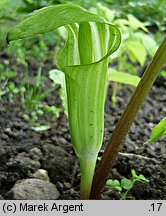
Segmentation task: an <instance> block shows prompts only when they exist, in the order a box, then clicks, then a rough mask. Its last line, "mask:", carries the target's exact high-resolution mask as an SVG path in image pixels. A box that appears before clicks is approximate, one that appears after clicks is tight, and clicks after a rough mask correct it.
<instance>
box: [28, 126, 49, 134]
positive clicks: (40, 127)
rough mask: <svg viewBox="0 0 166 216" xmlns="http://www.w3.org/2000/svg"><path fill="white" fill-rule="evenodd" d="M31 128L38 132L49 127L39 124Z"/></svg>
mask: <svg viewBox="0 0 166 216" xmlns="http://www.w3.org/2000/svg"><path fill="white" fill-rule="evenodd" d="M31 129H32V130H34V131H36V132H40V131H46V130H49V129H50V126H49V125H40V126H38V127H32V128H31Z"/></svg>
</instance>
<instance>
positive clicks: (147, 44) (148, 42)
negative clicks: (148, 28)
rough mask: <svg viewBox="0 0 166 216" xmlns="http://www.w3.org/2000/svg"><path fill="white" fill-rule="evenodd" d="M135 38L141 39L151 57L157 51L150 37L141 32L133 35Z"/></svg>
mask: <svg viewBox="0 0 166 216" xmlns="http://www.w3.org/2000/svg"><path fill="white" fill-rule="evenodd" d="M135 36H136V37H138V38H139V39H141V41H142V44H143V45H144V47H145V49H146V50H147V52H148V53H149V55H150V56H151V57H153V56H154V54H155V52H156V51H157V48H158V45H157V43H156V41H155V40H154V39H153V37H152V35H149V34H145V33H143V32H138V33H136V34H135Z"/></svg>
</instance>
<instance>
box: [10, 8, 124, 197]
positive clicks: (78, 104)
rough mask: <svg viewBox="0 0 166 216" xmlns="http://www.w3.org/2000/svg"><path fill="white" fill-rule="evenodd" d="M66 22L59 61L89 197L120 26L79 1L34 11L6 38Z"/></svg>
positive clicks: (82, 190)
mask: <svg viewBox="0 0 166 216" xmlns="http://www.w3.org/2000/svg"><path fill="white" fill-rule="evenodd" d="M61 26H64V27H65V28H66V30H67V33H68V38H67V41H66V43H65V45H64V48H63V49H62V51H61V52H60V54H59V56H58V59H57V65H58V67H59V69H60V70H61V71H63V72H64V73H65V80H66V88H67V101H68V120H69V129H70V134H71V140H72V144H73V147H74V150H75V152H76V155H77V156H78V158H79V162H80V169H81V186H80V194H81V198H82V199H88V198H89V195H90V190H91V184H92V179H93V174H94V169H95V165H96V159H97V155H98V152H99V150H100V148H101V144H102V139H103V131H104V103H105V94H106V86H107V67H108V57H109V56H110V55H111V54H112V53H113V52H115V51H116V50H117V49H118V47H119V45H120V41H121V35H120V32H119V30H118V28H117V27H116V26H114V25H112V24H110V23H107V22H106V21H105V20H104V19H103V18H102V17H99V16H98V15H95V14H92V13H90V12H88V11H86V10H85V9H83V8H82V7H79V6H76V5H71V4H70V5H66V4H64V5H63V4H62V5H58V6H50V7H46V8H43V9H40V10H37V11H35V12H33V13H31V14H30V15H29V16H28V17H27V18H26V19H25V20H23V21H22V22H21V23H19V24H18V25H16V26H15V27H14V28H12V29H11V30H10V31H9V32H8V34H7V42H10V41H12V40H17V39H21V38H25V37H29V36H33V35H37V34H41V33H45V32H48V31H51V30H54V29H56V28H58V27H61Z"/></svg>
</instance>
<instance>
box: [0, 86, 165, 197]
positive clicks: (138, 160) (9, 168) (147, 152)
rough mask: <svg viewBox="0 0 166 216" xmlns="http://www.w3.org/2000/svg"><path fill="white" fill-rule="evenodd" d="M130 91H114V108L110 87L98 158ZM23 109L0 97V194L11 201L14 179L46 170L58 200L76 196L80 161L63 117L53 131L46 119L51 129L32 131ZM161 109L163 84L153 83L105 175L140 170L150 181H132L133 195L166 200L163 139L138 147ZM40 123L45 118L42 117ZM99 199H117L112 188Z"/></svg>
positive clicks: (125, 88)
mask: <svg viewBox="0 0 166 216" xmlns="http://www.w3.org/2000/svg"><path fill="white" fill-rule="evenodd" d="M133 92H134V88H133V87H129V86H123V88H122V90H120V91H119V92H118V95H117V104H116V106H115V107H112V105H111V100H110V99H111V93H112V89H111V86H109V88H108V95H107V101H106V107H105V134H104V141H103V147H102V150H101V152H100V153H99V156H101V155H102V151H103V149H104V147H105V145H106V144H107V142H108V140H109V138H110V136H111V133H112V132H113V130H114V128H115V125H116V123H117V121H118V119H119V118H120V116H121V114H122V112H123V110H124V107H125V106H126V104H127V102H128V100H129V98H130V97H131V95H132V93H133ZM53 97H55V95H54V93H52V94H51V96H49V98H50V100H52V98H53ZM55 101H56V98H55ZM55 103H56V102H55ZM22 113H23V108H22V106H21V104H20V102H19V101H17V99H16V100H15V101H14V103H13V104H11V103H8V102H7V101H6V100H5V99H4V100H2V101H1V103H0V198H2V199H3V198H4V199H14V197H13V196H12V195H11V192H10V191H11V189H12V187H13V186H14V185H15V183H16V182H17V181H18V180H21V179H27V178H33V177H34V176H33V173H34V172H36V171H37V170H38V169H45V170H47V172H48V176H49V179H50V182H52V183H53V184H54V185H56V187H57V189H58V190H59V193H60V197H59V199H79V183H80V176H79V165H78V161H77V158H76V156H75V154H74V151H73V148H72V145H71V142H70V135H69V131H68V124H67V120H66V118H65V117H64V118H63V120H62V121H61V122H60V125H59V128H58V129H55V122H53V121H50V125H51V129H50V130H48V131H43V132H35V131H33V130H31V128H30V126H29V125H28V123H26V122H25V121H24V120H23V118H22ZM165 113H166V95H165V87H164V86H163V84H161V83H160V82H156V83H155V85H154V86H153V87H152V89H151V92H150V94H149V96H148V98H147V100H146V102H145V103H144V105H143V107H142V109H141V110H140V112H139V114H138V116H137V118H136V119H135V121H134V123H133V125H132V127H131V129H130V132H129V134H128V136H127V138H126V140H125V143H124V145H123V146H122V147H121V154H119V156H118V158H117V160H116V162H115V164H114V167H113V169H112V171H111V173H110V178H112V179H118V180H120V179H122V178H123V177H126V178H130V177H131V169H135V170H136V172H137V173H138V174H143V175H144V176H145V177H146V178H147V179H148V180H149V183H146V184H142V183H136V184H135V185H134V187H133V188H132V190H131V191H130V197H132V199H136V200H148V199H156V200H157V199H166V137H165V138H162V139H160V140H158V141H156V142H154V143H150V144H147V145H143V143H144V142H145V141H147V139H148V138H149V136H150V133H151V131H152V129H153V128H154V126H155V125H156V124H157V123H158V122H159V121H160V120H161V119H162V118H163V117H164V116H165ZM43 118H44V117H43ZM42 121H43V122H45V119H43V120H42ZM123 153H125V154H123ZM102 199H120V197H119V195H118V194H117V193H116V192H112V193H111V194H109V195H106V194H105V193H103V195H102Z"/></svg>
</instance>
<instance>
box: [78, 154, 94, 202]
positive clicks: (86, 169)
mask: <svg viewBox="0 0 166 216" xmlns="http://www.w3.org/2000/svg"><path fill="white" fill-rule="evenodd" d="M92 158H93V157H92ZM95 166H96V158H94V159H87V158H86V157H85V158H82V159H81V160H80V169H81V184H80V199H83V200H87V199H89V196H90V191H91V186H92V180H93V175H94V170H95Z"/></svg>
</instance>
